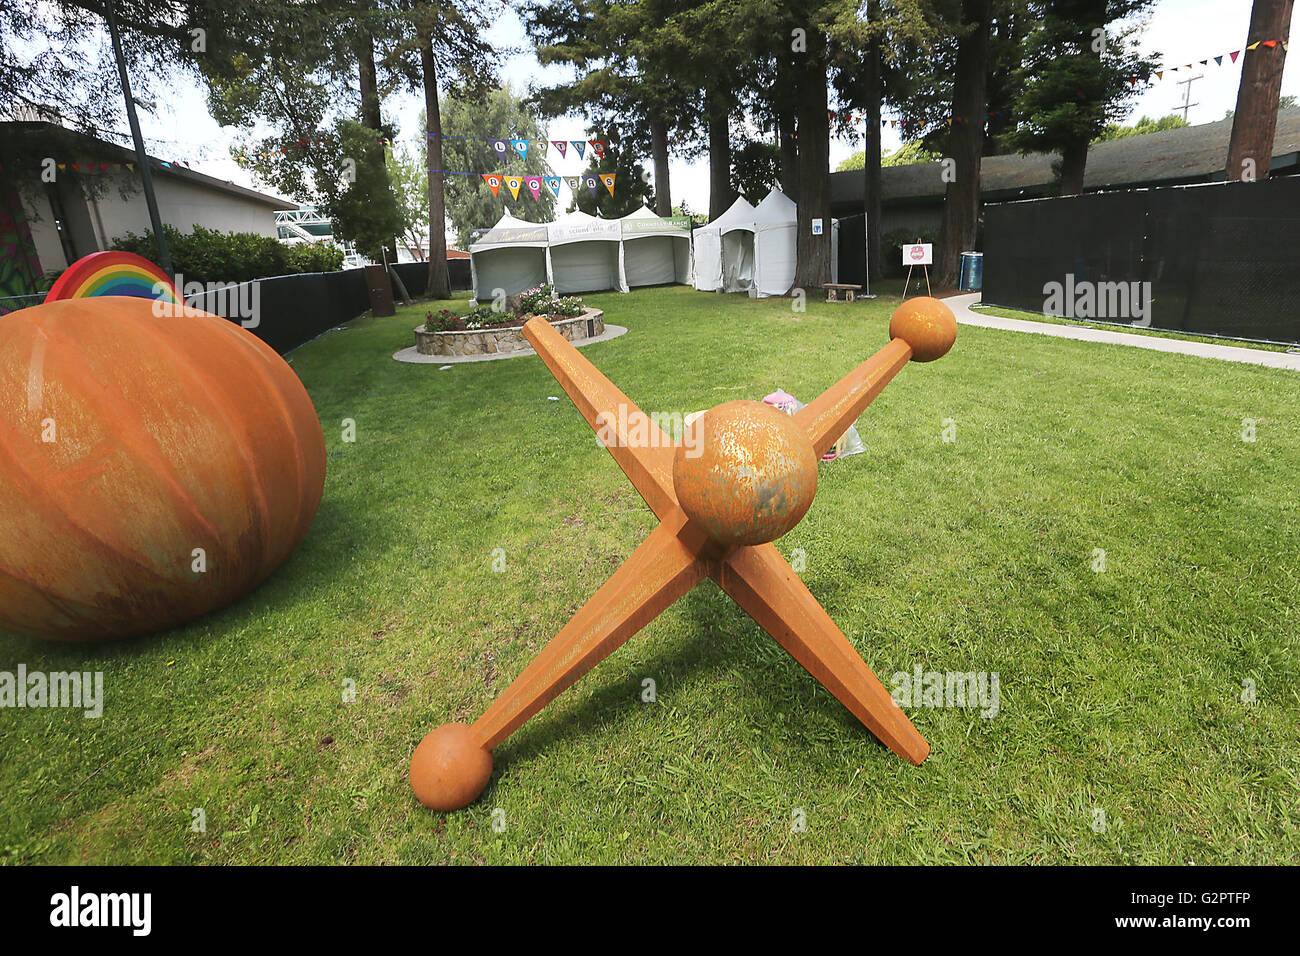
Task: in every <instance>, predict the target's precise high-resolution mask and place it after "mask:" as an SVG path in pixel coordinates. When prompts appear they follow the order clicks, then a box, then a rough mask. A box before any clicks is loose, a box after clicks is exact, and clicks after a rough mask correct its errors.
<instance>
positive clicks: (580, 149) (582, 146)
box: [570, 139, 587, 159]
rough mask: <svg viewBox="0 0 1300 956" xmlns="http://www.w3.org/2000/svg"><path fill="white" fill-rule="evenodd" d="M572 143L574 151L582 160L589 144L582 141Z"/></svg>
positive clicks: (576, 140)
mask: <svg viewBox="0 0 1300 956" xmlns="http://www.w3.org/2000/svg"><path fill="white" fill-rule="evenodd" d="M570 142H572V143H573V151H574V152H575V153H577V154H578V158H579V159H582V156H583V154H584V153H585V152H586V150H587V144H586V143H584V142H583V141H582V140H580V139H575V140H570Z"/></svg>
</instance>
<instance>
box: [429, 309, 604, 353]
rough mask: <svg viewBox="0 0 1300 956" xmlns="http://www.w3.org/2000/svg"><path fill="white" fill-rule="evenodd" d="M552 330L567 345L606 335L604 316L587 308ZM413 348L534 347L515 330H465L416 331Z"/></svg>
mask: <svg viewBox="0 0 1300 956" xmlns="http://www.w3.org/2000/svg"><path fill="white" fill-rule="evenodd" d="M551 325H553V326H554V327H555V331H557V332H559V333H560V334H561V335H563V336H564V337H565V338H566V339H568V340H569V341H570V342H582V341H584V340H586V339H594V338H595V337H596V336H598V335H603V334H604V332H605V313H604V312H602V311H601V310H600V309H587V310H586V311H585V312H583V313H582V315H576V316H574V317H573V318H571V319H561V320H560V321H558V322H552V323H551ZM415 348H416V351H417V352H419V353H420V354H421V355H491V354H496V353H499V352H531V351H532V350H533V347H532V346H531V345H529V344H528V340H527V339H526V338H524V330H523V329H522V328H518V329H499V328H491V327H489V328H485V329H466V330H464V331H463V332H426V331H424V326H422V325H421V326H418V327H417V328H416V329H415Z"/></svg>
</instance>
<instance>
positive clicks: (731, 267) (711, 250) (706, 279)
mask: <svg viewBox="0 0 1300 956" xmlns="http://www.w3.org/2000/svg"><path fill="white" fill-rule="evenodd" d="M691 240H692V244H693V247H694V257H695V288H697V289H699V290H700V291H701V292H748V291H749V289H750V288H751V287H752V286H753V284H754V207H753V206H751V205H750V204H749V203H748V202H747V201H746V200H745V197H744V196H739V197H737V199H736V201H735V202H734V203H732V204H731V208H730V209H728V210H727V211H726V212H724V213H723V214H722V215H721V216H719V217H718V218H717V219H715V220H713V222H711V223H709V224H708V225H707V226H700V227H699V228H698V229H696V230H695V231H694V233H692V235H691Z"/></svg>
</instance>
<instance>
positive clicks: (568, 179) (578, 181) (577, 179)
mask: <svg viewBox="0 0 1300 956" xmlns="http://www.w3.org/2000/svg"><path fill="white" fill-rule="evenodd" d="M564 185H566V186H568V187H569V188H570V189H572V190H573V191H574V192H575V193H576V192H577V191H578V187H579V186H581V185H582V177H581V176H565V177H564Z"/></svg>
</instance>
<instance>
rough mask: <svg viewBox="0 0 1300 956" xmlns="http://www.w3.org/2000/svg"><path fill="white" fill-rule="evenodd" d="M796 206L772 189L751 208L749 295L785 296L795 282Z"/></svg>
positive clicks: (797, 222)
mask: <svg viewBox="0 0 1300 956" xmlns="http://www.w3.org/2000/svg"><path fill="white" fill-rule="evenodd" d="M798 229H799V207H798V206H796V205H795V204H794V201H793V200H792V199H790V198H789V197H788V196H786V194H785V193H783V192H781V190H779V189H773V190H772V191H771V192H770V193H768V194H767V197H766V198H765V199H764V200H763V201H762V202H761V203H759V204H758V205H757V206H755V207H754V284H753V286H752V287H751V290H750V293H749V294H750V295H751V296H756V297H759V298H762V297H764V296H769V295H785V294H786V293H787V292H789V291H790V287H791V286H792V285H794V267H795V260H796V256H795V238H796V235H797V233H798Z"/></svg>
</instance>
